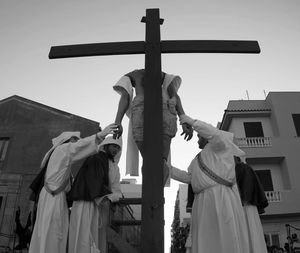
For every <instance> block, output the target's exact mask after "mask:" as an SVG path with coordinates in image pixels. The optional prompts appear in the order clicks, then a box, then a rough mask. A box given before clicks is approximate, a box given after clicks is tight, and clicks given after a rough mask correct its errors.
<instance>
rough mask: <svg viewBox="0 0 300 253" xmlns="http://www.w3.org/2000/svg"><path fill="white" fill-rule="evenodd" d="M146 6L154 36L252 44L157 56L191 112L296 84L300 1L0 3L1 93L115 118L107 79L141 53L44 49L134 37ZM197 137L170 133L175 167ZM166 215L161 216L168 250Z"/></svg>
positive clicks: (205, 112) (213, 119) (218, 113)
mask: <svg viewBox="0 0 300 253" xmlns="http://www.w3.org/2000/svg"><path fill="white" fill-rule="evenodd" d="M125 3H126V4H125ZM147 8H159V9H160V16H161V18H164V19H165V21H164V24H163V25H162V26H161V38H162V40H186V39H189V40H192V39H195V40H202V39H203V40H257V41H258V42H259V45H260V47H261V54H259V55H257V54H255V55H246V54H240V55H237V54H235V55H230V54H168V55H163V57H162V67H163V70H164V71H165V72H168V73H172V74H177V75H180V76H181V77H182V86H181V88H180V90H179V94H180V96H181V98H182V102H183V106H184V109H185V111H186V114H188V115H190V116H191V117H194V118H199V119H201V120H204V121H207V122H210V123H212V124H213V125H217V123H218V122H219V121H221V120H222V116H223V113H224V110H225V109H226V107H227V104H228V101H229V100H238V99H248V97H247V91H248V94H249V98H250V99H252V100H260V99H265V95H264V94H265V93H266V94H267V93H268V92H270V91H300V88H299V87H300V86H299V84H300V71H299V66H300V47H299V45H300V15H299V13H300V1H299V0H285V1H283V0H260V1H258V0H252V1H247V2H246V1H238V0H227V1H222V0H219V1H216V0H208V1H203V0H195V1H193V0H192V1H182V0H164V1H153V0H147V1H144V0H127V1H124V0H111V1H105V0H102V1H100V0H89V1H83V0H81V1H79V0H48V1H38V0H26V1H20V0H0V36H1V37H0V88H1V89H0V90H1V92H0V100H1V99H4V98H7V97H9V96H12V95H19V96H22V97H25V98H27V99H30V100H33V101H36V102H39V103H42V104H45V105H47V106H51V107H54V108H57V109H60V110H63V111H66V112H69V113H73V114H76V115H79V116H82V117H85V118H88V119H92V120H96V121H99V122H100V123H101V125H102V126H105V125H107V124H109V123H111V122H113V120H114V118H115V113H116V110H117V105H118V100H119V95H118V94H117V93H115V92H114V91H113V89H112V85H113V84H114V83H115V82H116V81H117V80H118V79H119V78H120V77H121V76H122V75H123V74H125V73H127V72H129V71H131V70H133V69H136V68H143V67H144V56H143V55H128V56H124V55H123V56H101V57H99V56H98V57H85V58H72V59H57V60H49V59H48V53H49V50H50V47H51V46H55V45H66V44H83V43H100V42H118V41H137V40H141V41H142V40H144V38H145V24H144V23H141V22H140V19H141V17H142V16H144V15H145V10H146V9H147ZM124 122H125V123H124V128H125V130H124V132H125V134H124V138H125V137H126V131H127V122H128V121H127V119H125V120H124ZM196 141H197V140H196V138H194V139H193V140H192V141H190V142H188V143H187V142H184V141H183V140H182V138H181V136H180V135H179V134H178V135H177V136H176V138H175V139H174V141H173V143H172V157H173V159H172V163H173V165H174V166H176V167H181V168H183V169H186V168H187V166H188V165H189V163H190V161H191V159H192V158H193V157H194V156H195V154H196V153H197V152H198V150H197V144H196ZM125 151H126V150H125ZM124 154H125V153H124ZM124 160H125V155H123V156H122V159H121V162H120V167H121V173H122V175H121V176H122V177H123V178H124V177H125V175H124V171H125V168H124V164H125V161H124ZM177 187H178V184H177V183H173V182H172V187H171V188H169V189H166V190H165V196H166V208H165V213H170V212H172V213H173V207H174V201H175V193H176V190H177ZM172 218H173V217H170V215H168V217H166V231H165V235H166V236H165V242H166V243H165V244H166V249H167V248H168V247H169V245H170V238H169V235H170V232H169V231H170V224H171V222H172ZM166 252H167V251H166Z"/></svg>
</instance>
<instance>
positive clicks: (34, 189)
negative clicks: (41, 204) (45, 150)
mask: <svg viewBox="0 0 300 253" xmlns="http://www.w3.org/2000/svg"><path fill="white" fill-rule="evenodd" d="M53 151H54V149H53V150H52V152H51V153H50V154H49V157H48V160H47V161H46V163H45V166H44V167H43V168H41V171H40V172H39V174H37V175H36V177H35V178H34V179H33V181H32V183H31V184H30V185H29V188H30V189H31V194H30V196H29V199H30V200H32V201H34V202H35V203H37V202H38V201H39V196H40V192H41V190H42V188H43V187H44V183H45V175H46V171H47V167H48V163H49V160H50V156H51V155H52V153H53Z"/></svg>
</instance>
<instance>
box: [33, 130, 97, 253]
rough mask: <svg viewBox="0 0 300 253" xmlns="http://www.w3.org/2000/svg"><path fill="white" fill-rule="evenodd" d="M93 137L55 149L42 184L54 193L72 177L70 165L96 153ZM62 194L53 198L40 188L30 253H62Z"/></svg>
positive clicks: (65, 211) (66, 221)
mask: <svg viewBox="0 0 300 253" xmlns="http://www.w3.org/2000/svg"><path fill="white" fill-rule="evenodd" d="M97 148H98V145H97V143H96V136H95V135H92V136H89V137H86V138H83V139H80V140H78V141H77V142H75V143H72V142H69V143H65V144H62V145H59V146H57V147H56V148H55V149H54V151H53V153H52V155H51V156H50V159H49V163H48V167H47V171H46V174H45V183H47V185H48V187H49V188H50V190H52V191H53V190H56V189H57V188H58V187H59V186H61V185H62V184H63V183H64V182H65V181H66V180H69V178H70V175H71V165H72V163H73V162H76V161H79V160H81V159H83V158H85V157H87V156H89V155H92V154H95V153H96V152H97ZM69 189H70V185H67V186H66V188H65V190H63V191H62V192H60V193H58V194H57V195H54V196H52V195H51V194H50V193H48V192H47V191H46V190H45V187H43V188H42V190H41V192H40V195H39V201H38V206H37V215H36V221H35V225H34V229H33V233H32V237H31V242H30V247H29V253H41V252H43V253H65V252H66V246H67V236H68V227H69V214H68V211H69V210H68V206H67V202H66V195H65V192H66V191H68V190H69Z"/></svg>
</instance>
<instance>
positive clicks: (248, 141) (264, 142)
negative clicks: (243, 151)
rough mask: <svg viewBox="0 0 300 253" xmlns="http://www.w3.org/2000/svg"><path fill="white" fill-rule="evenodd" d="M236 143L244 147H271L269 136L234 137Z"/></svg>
mask: <svg viewBox="0 0 300 253" xmlns="http://www.w3.org/2000/svg"><path fill="white" fill-rule="evenodd" d="M236 142H237V145H238V146H239V147H244V148H264V147H271V146H272V142H271V137H245V138H236Z"/></svg>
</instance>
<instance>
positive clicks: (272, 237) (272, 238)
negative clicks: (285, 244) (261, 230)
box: [264, 232, 280, 247]
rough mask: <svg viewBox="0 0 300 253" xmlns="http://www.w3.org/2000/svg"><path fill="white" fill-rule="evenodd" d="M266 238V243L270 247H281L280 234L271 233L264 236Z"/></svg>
mask: <svg viewBox="0 0 300 253" xmlns="http://www.w3.org/2000/svg"><path fill="white" fill-rule="evenodd" d="M264 236H265V241H266V244H267V245H268V246H273V245H276V246H278V247H280V240H279V234H278V233H276V232H275V233H269V234H264Z"/></svg>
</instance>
